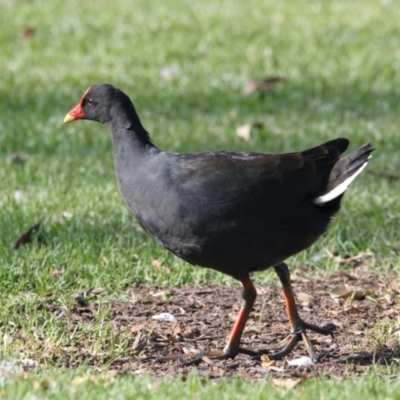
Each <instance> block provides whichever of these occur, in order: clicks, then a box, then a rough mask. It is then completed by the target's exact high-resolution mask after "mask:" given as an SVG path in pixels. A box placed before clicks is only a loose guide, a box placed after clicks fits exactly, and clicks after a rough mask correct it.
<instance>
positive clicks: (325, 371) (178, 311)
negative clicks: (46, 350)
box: [42, 266, 400, 380]
mask: <svg viewBox="0 0 400 400" xmlns="http://www.w3.org/2000/svg"><path fill="white" fill-rule="evenodd" d="M293 272H294V273H293V280H294V282H293V288H294V291H295V294H296V298H297V303H298V307H299V312H300V315H301V316H302V318H303V319H304V320H305V321H307V322H310V323H312V324H317V325H324V324H326V323H330V324H334V326H335V327H336V330H335V336H334V338H333V339H332V338H331V337H326V336H321V335H318V334H314V333H310V337H311V339H312V341H313V343H314V344H315V347H316V349H317V351H318V354H319V355H320V362H319V363H318V364H313V365H311V366H309V367H298V366H289V364H288V361H290V360H293V359H298V358H300V357H302V356H307V355H308V354H307V352H306V350H305V347H304V346H303V344H302V343H299V345H298V346H297V347H296V348H295V350H294V351H293V352H292V353H291V354H290V355H289V356H288V357H286V358H285V359H284V360H282V361H277V362H272V363H269V362H265V359H264V362H262V361H260V360H255V359H252V358H251V357H250V356H246V355H238V356H237V357H236V358H235V359H234V360H223V361H214V360H213V361H210V360H209V359H207V358H206V359H205V362H202V363H200V364H199V365H197V366H196V365H191V366H183V365H182V361H180V360H174V361H168V362H163V363H160V362H157V361H156V360H147V361H143V358H144V357H148V356H166V355H170V354H175V355H183V354H184V352H185V349H188V348H195V349H198V350H204V351H213V350H222V349H223V347H224V346H225V344H226V341H227V338H228V336H229V333H230V330H231V328H232V326H233V323H234V320H235V318H236V315H237V313H238V310H239V308H240V305H241V297H240V295H241V288H240V286H237V287H236V286H233V287H226V286H218V285H209V286H206V287H194V286H188V287H184V288H172V287H165V286H156V285H148V284H143V285H137V286H135V287H133V288H130V289H129V290H128V291H127V292H126V296H125V298H122V299H119V300H116V299H106V300H105V302H106V304H107V305H108V307H109V311H108V313H107V317H106V318H105V321H104V323H107V324H109V325H110V326H111V327H112V329H111V332H112V333H111V334H115V335H118V332H120V331H122V330H124V331H125V332H126V330H127V328H129V335H128V337H130V339H129V356H127V357H125V356H124V357H119V358H111V359H109V360H108V361H107V363H108V365H109V368H110V369H111V370H115V371H118V372H131V373H134V374H139V375H141V374H145V373H150V374H152V375H153V376H155V377H163V376H167V375H168V376H176V375H187V374H188V373H190V371H192V370H194V369H195V370H197V371H198V373H199V374H200V375H204V376H207V377H209V378H213V379H219V378H222V377H233V376H238V375H242V376H244V377H245V378H247V379H249V380H257V379H260V378H263V377H265V376H266V375H269V376H271V375H272V376H275V377H282V376H285V377H286V376H291V377H308V376H318V375H323V376H335V377H344V376H348V375H353V376H354V375H360V374H362V373H364V372H365V371H367V370H368V369H370V368H372V366H373V365H374V364H376V363H378V364H379V363H380V364H391V363H397V360H398V359H397V358H396V357H398V354H396V352H397V350H396V349H397V347H398V339H399V336H400V332H399V330H397V331H396V329H397V328H396V324H390V320H398V318H399V316H400V297H399V290H398V288H399V287H400V286H399V283H400V281H399V278H398V277H397V276H395V275H393V276H392V275H391V274H386V276H384V277H383V276H382V274H379V273H377V272H374V271H370V270H369V269H368V268H365V267H363V266H360V267H356V268H354V269H352V270H351V271H350V272H349V273H346V272H341V273H338V274H336V275H334V276H332V277H330V278H327V279H312V278H310V277H309V275H308V272H307V270H305V269H297V270H295V271H293ZM256 288H257V292H258V298H257V301H256V304H255V306H254V310H253V312H252V314H251V316H250V320H249V322H248V324H247V326H246V330H245V332H244V335H243V338H242V346H243V347H247V348H251V349H259V348H263V347H265V346H268V345H271V344H272V343H274V342H276V341H277V340H279V339H282V338H283V337H285V336H286V335H287V333H288V328H289V327H288V323H287V319H286V315H285V311H284V302H283V297H282V291H281V288H280V286H279V285H256ZM335 288H336V289H335ZM88 293H89V294H90V296H91V297H90V296H89V297H85V296H87V294H82V296H79V295H78V296H76V304H75V306H74V307H73V308H72V309H70V310H69V315H68V316H66V314H65V312H60V306H58V305H57V303H56V302H54V301H53V300H49V302H48V303H45V304H44V305H45V307H46V308H47V309H48V310H49V311H50V312H51V313H56V314H57V316H58V317H59V318H61V319H65V322H66V323H68V325H69V328H68V330H70V331H71V332H73V331H74V330H76V329H77V327H79V326H83V325H85V324H91V323H93V321H94V319H95V313H96V310H97V309H98V304H99V303H100V302H101V300H102V299H101V296H102V290H101V289H100V290H97V291H96V290H95V291H94V292H93V291H92V292H90V291H89V292H88ZM101 304H104V299H103V301H102V302H101ZM42 305H43V304H42ZM161 313H169V314H171V315H172V316H174V318H175V319H176V322H167V321H160V320H156V319H153V318H152V317H153V316H157V315H159V314H161ZM67 320H68V321H67ZM388 326H392V327H391V328H390V329H391V331H390V332H385V329H388V328H387V327H388ZM393 326H394V327H393ZM385 327H386V328H385ZM83 361H85V362H86V363H88V364H89V365H90V366H91V367H92V368H93V369H94V370H96V369H98V368H100V367H102V366H103V365H104V359H101V358H99V357H98V355H96V354H91V353H90V351H89V349H88V343H86V342H85V341H82V343H76V344H75V348H74V353H73V354H72V353H71V354H65V357H62V358H61V359H58V360H56V364H57V365H64V366H65V365H66V366H69V367H71V368H74V367H75V366H76V365H78V364H80V363H82V362H83Z"/></svg>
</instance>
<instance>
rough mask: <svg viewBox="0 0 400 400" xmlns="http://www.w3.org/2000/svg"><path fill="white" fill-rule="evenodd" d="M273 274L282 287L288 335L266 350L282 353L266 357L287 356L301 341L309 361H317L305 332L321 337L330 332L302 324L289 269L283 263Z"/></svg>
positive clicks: (278, 357)
mask: <svg viewBox="0 0 400 400" xmlns="http://www.w3.org/2000/svg"><path fill="white" fill-rule="evenodd" d="M274 269H275V272H276V273H277V274H278V277H279V279H280V281H281V283H282V286H283V295H284V298H285V305H286V314H287V316H288V319H289V325H290V331H291V332H290V334H289V335H288V336H287V337H286V338H285V339H284V340H283V341H282V342H280V343H278V344H277V345H276V346H272V347H270V348H269V349H268V350H277V349H282V351H280V352H278V353H275V354H271V355H268V357H269V358H270V359H280V358H282V357H284V356H286V355H287V354H289V353H290V352H291V351H292V350H293V348H294V347H295V346H296V344H297V343H298V342H299V341H300V340H303V342H304V344H305V346H306V349H307V351H308V354H309V355H310V357H311V359H312V360H313V361H314V362H317V361H318V356H317V353H316V352H315V350H314V347H313V345H312V343H311V341H310V339H309V338H308V336H307V335H306V330H307V329H308V330H311V331H314V332H317V333H320V334H322V335H332V336H333V333H332V331H331V330H328V329H324V328H320V327H319V326H315V325H312V324H309V323H307V322H304V321H303V320H302V319H301V318H300V315H299V313H298V311H297V307H296V302H295V299H294V295H293V289H292V284H291V282H290V272H289V268H288V266H287V265H286V264H285V263H281V264H279V265H277V266H275V267H274Z"/></svg>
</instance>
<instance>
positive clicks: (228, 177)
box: [64, 84, 373, 361]
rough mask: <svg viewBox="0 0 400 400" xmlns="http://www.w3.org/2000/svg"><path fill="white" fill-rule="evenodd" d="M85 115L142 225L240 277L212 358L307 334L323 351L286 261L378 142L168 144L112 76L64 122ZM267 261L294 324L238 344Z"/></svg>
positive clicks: (332, 208)
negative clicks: (260, 148) (259, 341)
mask: <svg viewBox="0 0 400 400" xmlns="http://www.w3.org/2000/svg"><path fill="white" fill-rule="evenodd" d="M79 119H87V120H92V121H98V122H100V123H102V124H104V125H105V126H106V127H107V128H108V130H109V131H110V133H111V137H112V141H113V145H114V158H115V173H116V177H117V181H118V187H119V190H120V192H121V195H122V197H123V199H124V200H125V203H126V205H127V206H128V208H129V209H130V210H131V212H132V213H133V215H134V216H135V217H136V218H137V220H138V221H139V223H140V225H141V226H142V227H143V229H144V230H145V231H146V232H147V233H148V234H149V235H150V236H151V237H152V238H153V239H154V240H155V241H156V242H157V243H159V244H160V245H162V246H164V247H165V248H166V249H168V250H169V251H171V252H172V253H174V254H175V255H177V256H178V257H180V258H182V259H183V260H185V261H187V262H189V263H190V264H193V265H198V266H201V267H207V268H212V269H215V270H217V271H220V272H223V273H224V274H227V275H230V276H232V277H233V278H235V279H237V280H238V281H240V282H241V283H242V285H243V294H242V297H243V304H242V308H241V310H240V312H239V315H238V318H237V320H236V323H235V324H234V326H233V329H232V332H231V334H230V338H229V340H228V343H227V344H226V346H225V348H224V349H223V351H222V352H215V353H214V352H213V353H212V354H213V355H214V356H215V358H218V359H223V358H233V357H235V356H236V355H237V354H238V353H246V354H251V355H259V354H261V353H263V352H264V351H265V350H271V349H273V350H274V351H276V352H275V353H273V354H269V358H271V359H279V358H282V357H283V356H285V355H287V354H289V352H290V351H291V350H292V349H293V348H294V346H295V345H296V344H297V342H299V341H300V340H303V341H304V344H305V346H306V348H307V350H308V352H309V354H310V356H311V358H312V360H313V361H317V360H318V358H317V354H316V352H315V350H314V348H313V346H312V344H311V342H310V340H309V339H308V337H307V335H306V330H307V329H308V330H312V331H315V332H318V333H321V334H324V335H326V334H331V333H332V332H331V331H330V330H328V329H325V328H320V327H317V326H314V325H311V324H308V323H306V322H304V321H303V320H302V319H301V318H300V316H299V314H298V312H297V307H296V304H295V300H294V296H293V291H292V286H291V282H290V274H289V269H288V267H287V265H286V264H285V263H284V261H285V260H286V259H287V258H288V257H290V256H292V255H294V254H296V253H298V252H300V251H301V250H304V249H306V248H307V247H309V246H311V244H313V243H314V242H315V241H316V240H317V239H318V238H319V237H320V236H321V235H322V234H323V233H324V232H325V231H326V230H327V228H328V225H329V222H330V221H331V219H332V217H333V216H334V215H335V214H336V213H337V212H338V211H339V208H340V201H341V199H342V196H343V194H344V192H345V191H346V189H347V187H348V186H349V184H350V183H351V182H352V181H353V180H354V179H355V178H356V176H357V175H358V174H360V172H361V171H362V170H363V169H364V168H365V167H366V165H367V163H368V160H369V159H370V157H371V152H372V151H373V148H372V146H371V144H369V143H368V144H365V145H363V146H362V147H360V148H359V149H357V150H355V151H354V152H353V153H351V154H349V155H348V156H346V157H343V158H340V155H341V154H342V153H343V152H344V151H345V150H346V149H347V146H348V144H349V141H348V140H347V139H342V138H340V139H334V140H331V141H329V142H327V143H324V144H322V145H320V146H317V147H314V148H312V149H309V150H305V151H302V152H299V153H288V154H263V153H242V152H224V151H218V152H206V153H194V154H177V153H167V152H164V151H161V150H160V149H158V148H157V147H156V146H155V145H154V144H153V142H152V140H151V138H150V136H149V133H148V132H147V131H146V130H145V128H144V127H143V125H142V124H141V122H140V119H139V117H138V115H137V113H136V111H135V108H134V106H133V104H132V102H131V100H130V99H129V97H128V96H127V95H125V94H124V93H123V92H121V91H120V90H119V89H117V88H115V87H113V86H111V85H108V84H103V85H96V86H91V87H89V88H88V89H87V90H86V92H85V93H84V94H83V96H82V98H81V100H80V102H79V104H78V105H77V106H76V107H74V108H73V109H72V110H71V111H70V112H69V113H68V114H67V115H66V117H65V119H64V122H65V123H66V122H71V121H76V120H79ZM270 267H274V269H275V271H276V273H277V274H278V276H279V279H280V281H281V283H282V285H283V292H284V297H285V302H286V312H287V315H288V319H289V324H290V328H291V333H290V334H289V335H288V337H287V338H286V339H284V340H283V341H282V342H281V343H279V344H278V345H276V346H274V347H272V348H269V349H264V350H261V351H253V350H249V349H244V348H241V347H240V340H241V336H242V333H243V329H244V327H245V324H246V321H247V319H248V316H249V314H250V311H251V309H252V306H253V304H254V301H255V299H256V296H257V293H256V290H255V288H254V286H253V283H252V281H251V279H250V274H251V273H252V272H256V271H263V270H266V269H267V268H270ZM277 350H279V351H277Z"/></svg>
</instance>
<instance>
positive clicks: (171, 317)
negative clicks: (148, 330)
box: [151, 313, 176, 323]
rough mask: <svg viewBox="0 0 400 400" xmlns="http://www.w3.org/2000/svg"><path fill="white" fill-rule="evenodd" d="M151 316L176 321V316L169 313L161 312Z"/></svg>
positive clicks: (159, 319) (156, 318)
mask: <svg viewBox="0 0 400 400" xmlns="http://www.w3.org/2000/svg"><path fill="white" fill-rule="evenodd" d="M151 318H152V319H155V320H157V321H165V322H172V323H176V318H175V317H174V316H173V315H172V314H170V313H161V314H157V315H153V316H152V317H151Z"/></svg>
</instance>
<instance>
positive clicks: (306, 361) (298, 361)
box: [288, 356, 313, 367]
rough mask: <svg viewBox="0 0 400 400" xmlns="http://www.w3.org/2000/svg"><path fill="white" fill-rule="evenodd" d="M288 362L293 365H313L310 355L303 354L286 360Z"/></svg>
mask: <svg viewBox="0 0 400 400" xmlns="http://www.w3.org/2000/svg"><path fill="white" fill-rule="evenodd" d="M288 364H289V365H290V366H295V367H310V366H311V365H313V362H312V360H311V358H310V357H307V356H303V357H300V358H295V359H293V360H290V361H288Z"/></svg>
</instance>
